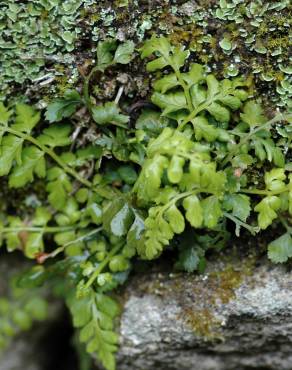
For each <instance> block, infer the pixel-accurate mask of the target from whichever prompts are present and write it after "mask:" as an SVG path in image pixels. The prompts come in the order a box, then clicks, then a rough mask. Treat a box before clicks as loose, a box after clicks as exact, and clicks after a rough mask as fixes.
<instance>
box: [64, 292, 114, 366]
mask: <svg viewBox="0 0 292 370" xmlns="http://www.w3.org/2000/svg"><path fill="white" fill-rule="evenodd" d="M67 303H68V306H69V308H70V310H71V314H72V317H73V324H74V326H75V327H76V328H78V329H80V341H81V342H84V343H86V349H87V351H88V352H89V353H95V354H97V355H98V359H99V360H100V361H101V362H102V364H103V365H104V367H105V368H106V369H107V370H114V369H115V368H116V367H115V358H114V353H115V352H116V351H117V343H118V336H117V334H116V333H114V332H113V326H114V323H113V320H114V318H115V317H116V316H117V315H118V313H119V308H118V306H117V304H116V303H115V301H114V300H112V299H111V298H110V297H107V296H106V295H104V294H102V293H95V292H93V291H90V292H88V294H87V295H86V296H85V297H82V298H76V296H75V294H74V293H73V294H72V295H71V296H70V297H69V298H68V300H67Z"/></svg>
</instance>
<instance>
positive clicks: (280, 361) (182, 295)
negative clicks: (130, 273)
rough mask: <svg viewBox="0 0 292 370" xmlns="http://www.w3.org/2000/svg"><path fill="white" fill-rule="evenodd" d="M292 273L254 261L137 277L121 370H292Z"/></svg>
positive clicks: (124, 322) (129, 299)
mask: <svg viewBox="0 0 292 370" xmlns="http://www.w3.org/2000/svg"><path fill="white" fill-rule="evenodd" d="M291 288H292V273H291V271H288V270H287V267H284V266H279V265H271V264H270V263H269V262H268V261H267V260H260V262H259V261H258V260H257V262H256V259H253V258H248V257H247V258H245V259H238V260H236V261H231V262H230V261H229V262H217V261H213V262H211V263H209V265H208V270H207V272H206V273H205V274H204V275H187V274H176V275H174V274H169V273H153V274H151V276H149V274H148V275H146V276H141V277H138V278H137V277H135V281H134V282H133V283H132V284H131V286H130V287H129V288H128V290H127V292H126V303H125V307H124V313H123V315H122V319H121V329H120V330H121V348H120V351H119V354H118V362H119V366H118V369H119V370H126V369H127V370H131V369H135V370H152V369H156V370H160V369H161V370H166V369H167V370H178V369H179V370H184V369H185V370H235V369H236V370H247V369H262V370H263V369H269V370H291V369H292V351H291V343H292V294H291Z"/></svg>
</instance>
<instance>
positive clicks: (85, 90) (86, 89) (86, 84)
mask: <svg viewBox="0 0 292 370" xmlns="http://www.w3.org/2000/svg"><path fill="white" fill-rule="evenodd" d="M97 71H98V67H97V66H96V67H94V68H92V70H91V71H90V73H89V75H88V76H87V77H86V78H85V81H84V87H83V96H84V100H85V103H86V106H87V108H88V109H89V111H91V109H92V104H91V101H90V95H89V82H90V80H91V78H92V76H93V75H94V73H95V72H97Z"/></svg>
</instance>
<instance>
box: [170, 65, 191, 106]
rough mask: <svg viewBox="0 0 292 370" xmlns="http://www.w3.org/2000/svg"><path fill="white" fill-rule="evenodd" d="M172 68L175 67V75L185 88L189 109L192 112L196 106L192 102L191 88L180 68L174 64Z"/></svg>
mask: <svg viewBox="0 0 292 370" xmlns="http://www.w3.org/2000/svg"><path fill="white" fill-rule="evenodd" d="M172 68H173V70H174V73H175V75H176V77H177V79H178V82H179V83H180V85H181V87H182V88H183V90H184V93H185V97H186V101H187V105H188V109H189V111H190V112H192V111H193V109H194V107H193V103H192V99H191V94H190V90H189V88H188V86H187V85H186V83H185V82H184V80H183V79H182V77H181V73H180V70H179V69H178V68H176V67H174V66H172Z"/></svg>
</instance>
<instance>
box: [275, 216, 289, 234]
mask: <svg viewBox="0 0 292 370" xmlns="http://www.w3.org/2000/svg"><path fill="white" fill-rule="evenodd" d="M278 217H279V220H280V222H281V224H282V225H283V226H284V227H285V229H286V230H287V232H288V233H290V234H291V235H292V226H289V225H288V223H287V221H286V220H285V219H284V218H283V217H282V216H280V215H279V216H278Z"/></svg>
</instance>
